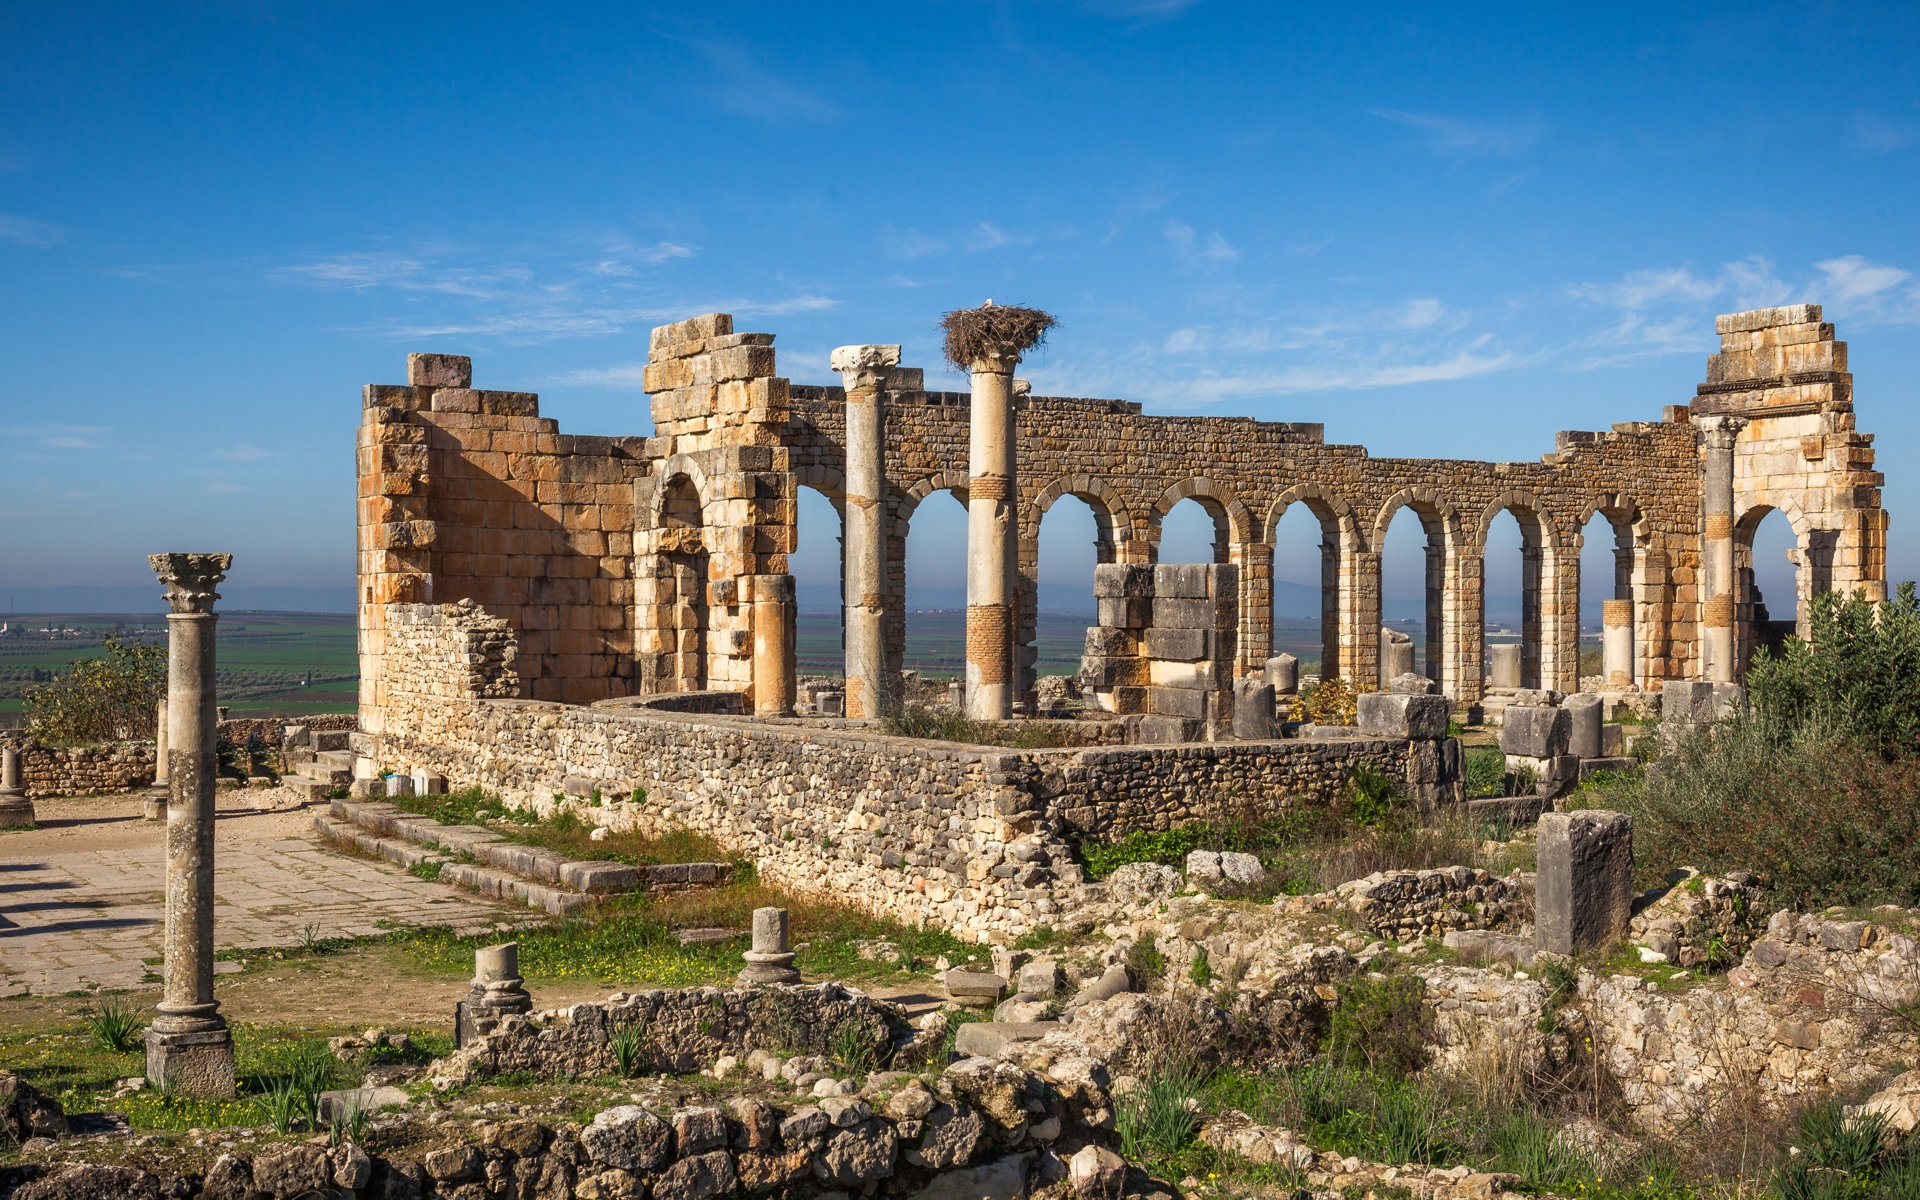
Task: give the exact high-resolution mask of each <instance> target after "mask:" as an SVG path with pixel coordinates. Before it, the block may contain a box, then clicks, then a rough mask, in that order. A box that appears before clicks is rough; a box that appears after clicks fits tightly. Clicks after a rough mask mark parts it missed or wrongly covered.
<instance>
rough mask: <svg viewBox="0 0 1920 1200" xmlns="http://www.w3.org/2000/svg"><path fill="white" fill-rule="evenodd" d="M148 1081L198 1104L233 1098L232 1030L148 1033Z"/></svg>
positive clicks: (148, 1031)
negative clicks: (195, 1100)
mask: <svg viewBox="0 0 1920 1200" xmlns="http://www.w3.org/2000/svg"><path fill="white" fill-rule="evenodd" d="M147 1081H148V1082H149V1083H151V1084H153V1086H154V1087H156V1088H160V1089H162V1090H169V1091H173V1092H177V1093H179V1094H181V1095H183V1096H192V1097H193V1098H195V1099H197V1100H224V1099H226V1098H228V1097H230V1096H232V1095H233V1094H234V1073H233V1030H231V1029H225V1028H222V1029H209V1030H206V1031H204V1032H200V1033H161V1032H159V1031H158V1030H154V1029H149V1030H147Z"/></svg>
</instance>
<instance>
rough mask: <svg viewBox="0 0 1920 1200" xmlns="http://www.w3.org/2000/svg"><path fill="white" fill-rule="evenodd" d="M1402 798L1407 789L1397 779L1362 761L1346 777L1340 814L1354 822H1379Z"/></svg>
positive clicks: (1371, 823)
mask: <svg viewBox="0 0 1920 1200" xmlns="http://www.w3.org/2000/svg"><path fill="white" fill-rule="evenodd" d="M1405 800H1406V788H1405V786H1404V785H1403V784H1402V783H1401V782H1400V781H1399V780H1398V779H1395V778H1394V777H1393V776H1391V775H1388V774H1387V773H1386V772H1384V771H1376V770H1374V769H1373V768H1372V767H1369V766H1367V765H1366V764H1365V763H1361V764H1360V765H1359V766H1357V767H1355V768H1354V769H1353V774H1352V776H1350V777H1349V778H1348V779H1347V791H1346V796H1345V807H1344V811H1343V814H1342V815H1344V816H1345V817H1346V818H1347V819H1348V820H1350V821H1352V822H1353V823H1354V824H1356V825H1369V826H1371V825H1379V824H1380V823H1381V822H1383V821H1385V820H1386V819H1387V816H1388V815H1389V814H1390V813H1392V812H1393V811H1394V810H1395V809H1396V808H1400V807H1401V806H1402V805H1403V804H1404V803H1405Z"/></svg>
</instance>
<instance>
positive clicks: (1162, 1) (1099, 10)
mask: <svg viewBox="0 0 1920 1200" xmlns="http://www.w3.org/2000/svg"><path fill="white" fill-rule="evenodd" d="M1198 3H1200V0H1087V10H1088V11H1089V12H1092V13H1096V14H1098V15H1099V16H1103V17H1117V18H1120V19H1122V20H1132V21H1143V22H1144V21H1153V22H1158V21H1171V20H1173V19H1174V18H1175V17H1178V16H1179V15H1181V14H1182V13H1184V12H1186V11H1187V10H1188V9H1189V8H1192V7H1193V6H1194V5H1196V4H1198Z"/></svg>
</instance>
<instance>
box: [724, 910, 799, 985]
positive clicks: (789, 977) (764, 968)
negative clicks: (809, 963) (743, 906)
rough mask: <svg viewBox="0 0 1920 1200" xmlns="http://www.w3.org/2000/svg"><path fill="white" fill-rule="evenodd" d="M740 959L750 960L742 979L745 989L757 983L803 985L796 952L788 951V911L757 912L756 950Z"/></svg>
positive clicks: (741, 976) (754, 923)
mask: <svg viewBox="0 0 1920 1200" xmlns="http://www.w3.org/2000/svg"><path fill="white" fill-rule="evenodd" d="M740 957H742V958H744V959H746V960H747V965H746V966H745V967H744V968H742V970H741V971H740V976H739V980H738V982H739V984H740V986H741V987H750V986H752V985H753V984H756V983H799V982H800V972H798V971H796V970H794V967H793V960H794V957H795V956H794V952H793V951H792V950H790V949H788V948H787V910H786V909H784V908H756V909H754V910H753V949H751V950H749V951H747V952H746V953H745V954H742V955H741V956H740Z"/></svg>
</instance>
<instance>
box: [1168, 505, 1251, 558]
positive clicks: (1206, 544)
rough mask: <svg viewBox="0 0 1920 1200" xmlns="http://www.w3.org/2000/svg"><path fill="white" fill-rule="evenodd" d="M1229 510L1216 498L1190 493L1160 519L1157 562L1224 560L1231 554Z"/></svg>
mask: <svg viewBox="0 0 1920 1200" xmlns="http://www.w3.org/2000/svg"><path fill="white" fill-rule="evenodd" d="M1231 546H1232V533H1231V531H1230V529H1229V527H1228V522H1227V510H1226V509H1225V508H1224V507H1223V506H1222V505H1221V504H1220V502H1219V501H1217V500H1211V499H1203V498H1201V497H1197V496H1189V497H1187V498H1186V499H1184V500H1181V501H1180V502H1178V503H1177V504H1175V505H1174V506H1173V507H1172V508H1170V509H1168V510H1167V511H1166V513H1165V515H1163V516H1162V517H1161V518H1160V540H1159V544H1158V545H1157V546H1156V547H1155V548H1154V558H1153V561H1155V562H1163V563H1223V562H1227V561H1228V560H1229V558H1230V557H1231Z"/></svg>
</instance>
